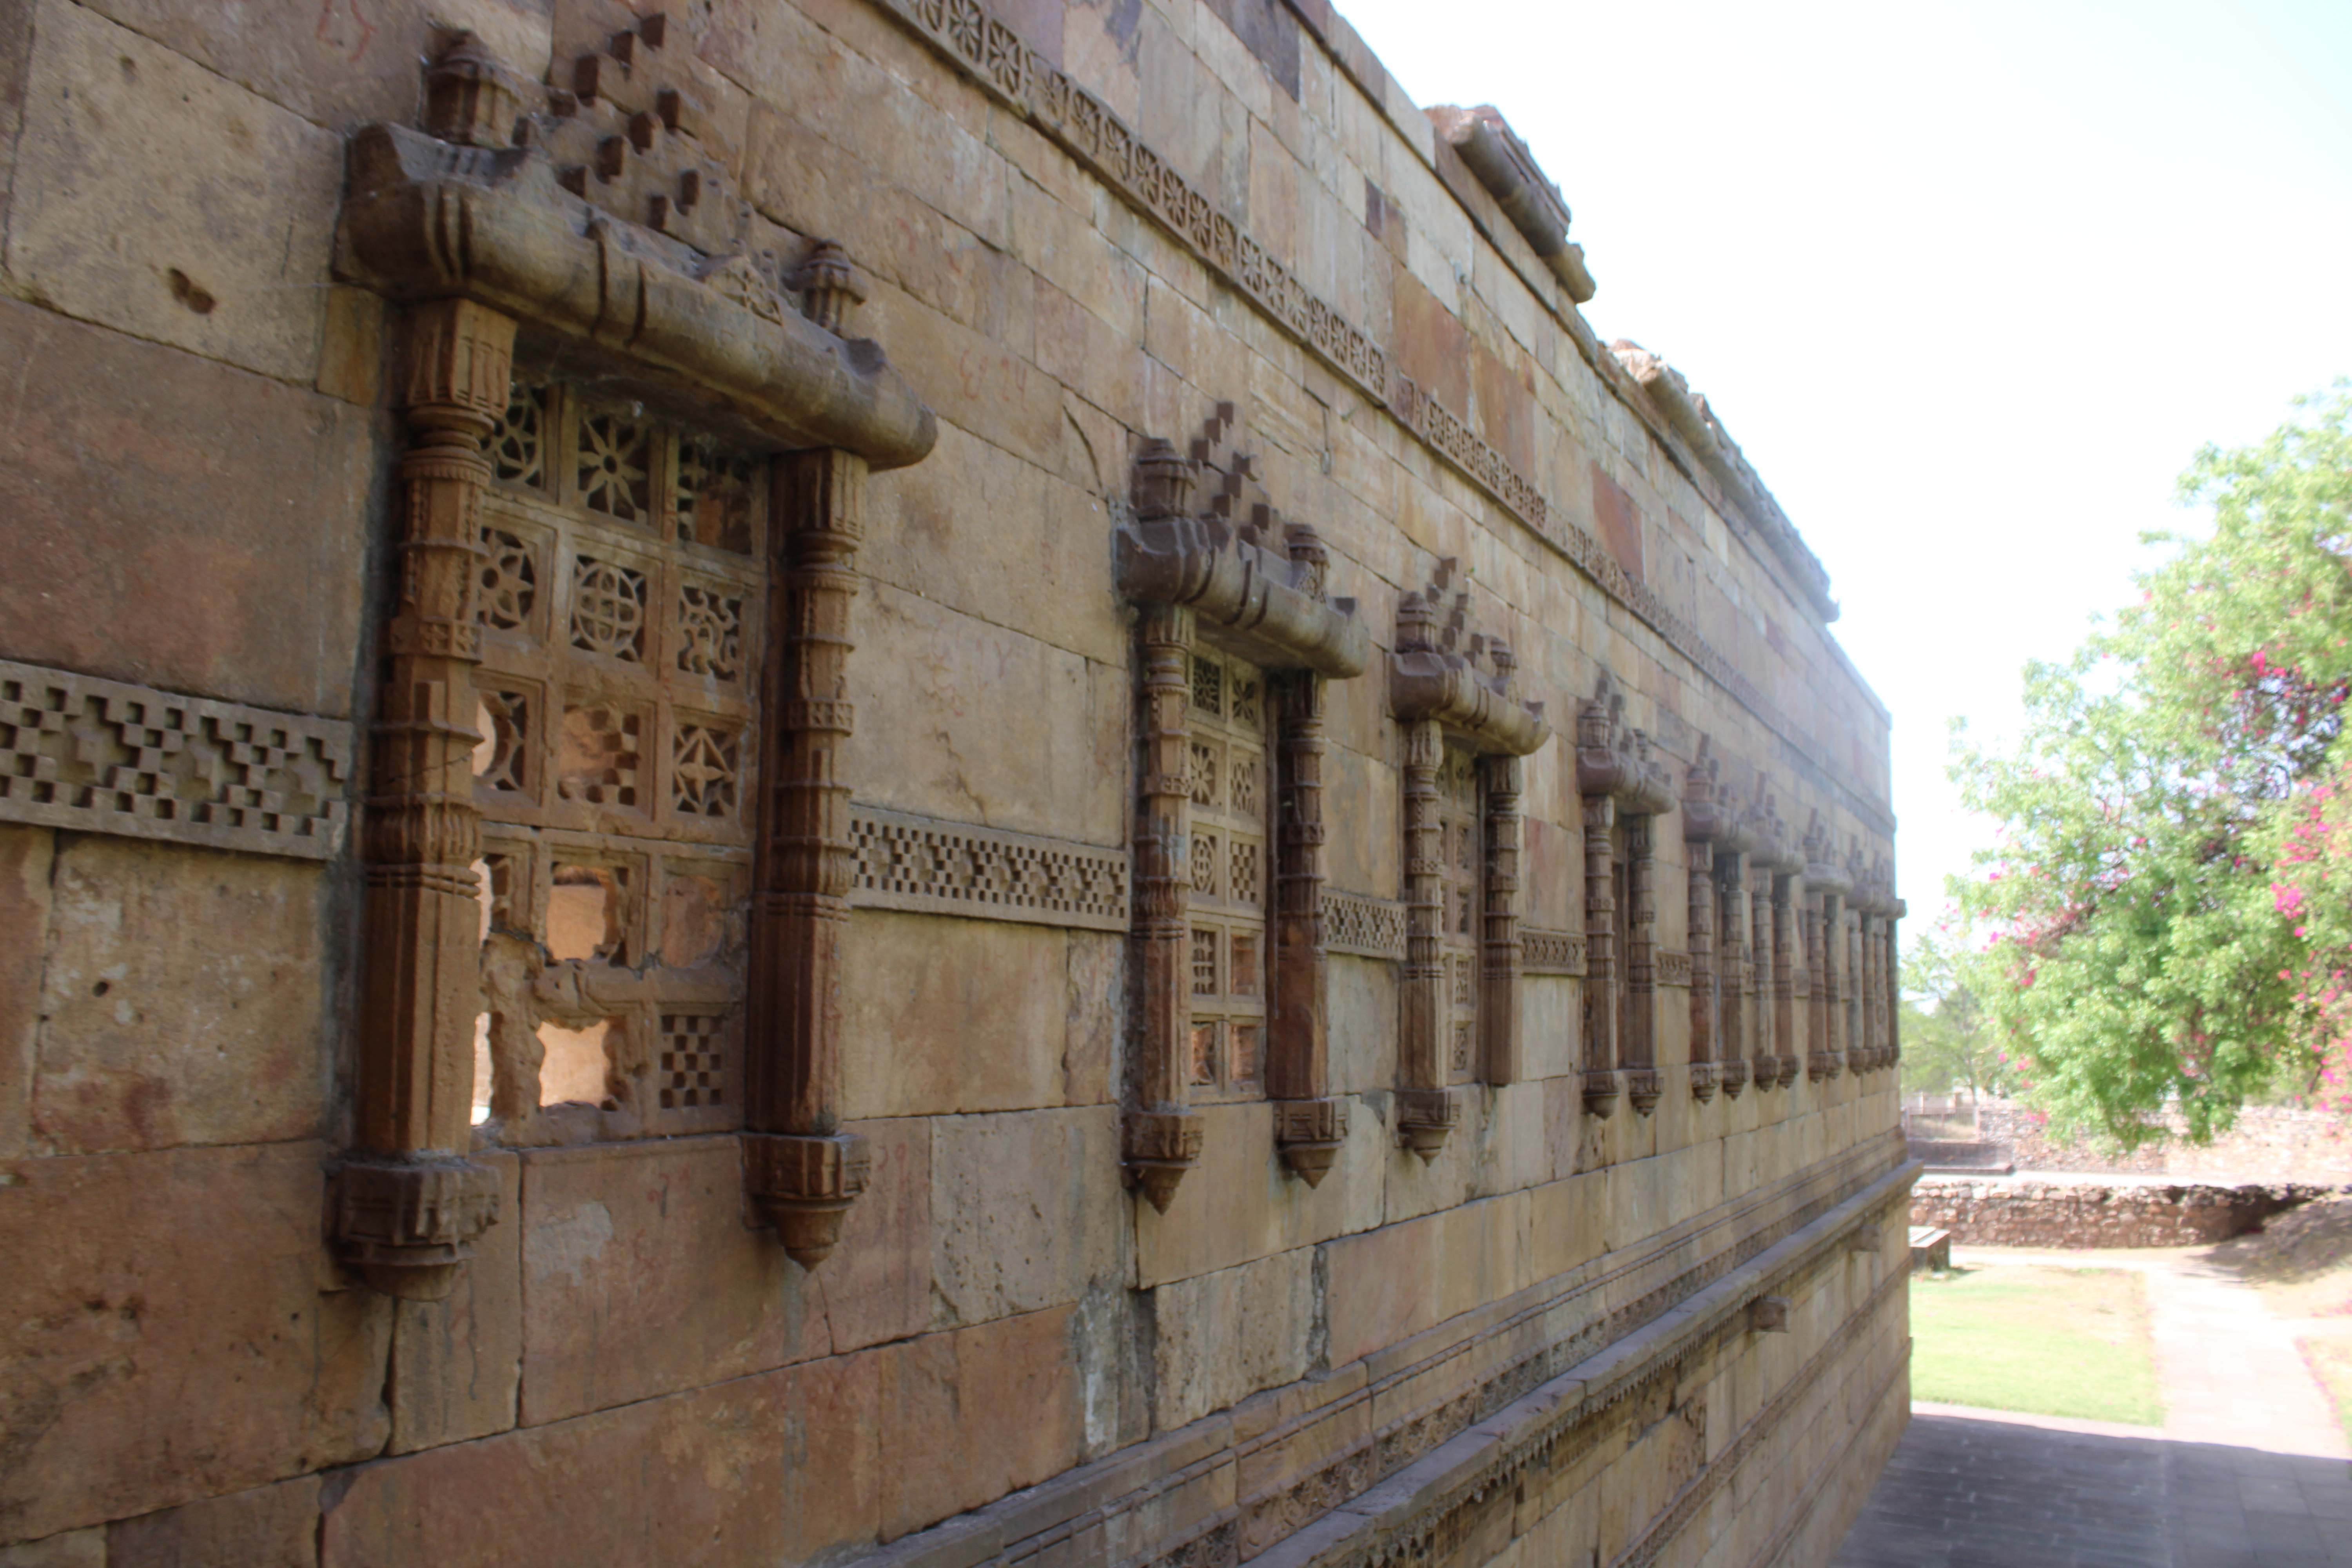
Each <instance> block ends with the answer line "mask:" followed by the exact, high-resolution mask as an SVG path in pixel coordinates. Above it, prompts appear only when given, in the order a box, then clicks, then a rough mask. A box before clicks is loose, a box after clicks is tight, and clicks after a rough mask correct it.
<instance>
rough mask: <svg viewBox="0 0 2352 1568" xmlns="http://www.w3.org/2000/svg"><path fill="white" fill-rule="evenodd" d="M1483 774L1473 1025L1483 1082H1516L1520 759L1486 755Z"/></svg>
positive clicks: (1519, 1066)
mask: <svg viewBox="0 0 2352 1568" xmlns="http://www.w3.org/2000/svg"><path fill="white" fill-rule="evenodd" d="M1484 766H1485V770H1486V910H1485V917H1486V955H1485V956H1486V963H1485V965H1484V972H1483V980H1484V986H1485V989H1484V990H1483V991H1482V993H1481V994H1480V995H1479V998H1478V1027H1479V1031H1480V1033H1481V1034H1482V1035H1484V1037H1485V1047H1486V1081H1487V1082H1488V1083H1517V1082H1518V1081H1519V1079H1520V1078H1521V1077H1523V1076H1524V1074H1525V1067H1524V1064H1523V1063H1522V1062H1521V1061H1520V1057H1519V963H1520V957H1519V794H1520V786H1521V775H1522V772H1523V769H1522V767H1521V764H1520V762H1519V759H1518V758H1517V757H1511V756H1497V757H1488V758H1486V762H1485V764H1484Z"/></svg>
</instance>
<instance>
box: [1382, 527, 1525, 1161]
mask: <svg viewBox="0 0 2352 1568" xmlns="http://www.w3.org/2000/svg"><path fill="white" fill-rule="evenodd" d="M1456 570H1457V563H1455V561H1454V559H1453V558H1452V557H1450V556H1449V557H1447V558H1446V559H1444V560H1442V561H1440V562H1439V563H1437V570H1436V573H1435V574H1434V575H1433V578H1432V580H1431V582H1430V584H1429V586H1428V587H1427V589H1426V590H1424V591H1422V592H1411V591H1408V592H1407V593H1406V594H1405V595H1403V597H1402V599H1401V600H1400V602H1399V604H1398V606H1397V641H1396V650H1395V651H1394V652H1393V653H1392V654H1391V655H1390V656H1389V709H1390V711H1391V713H1393V714H1394V715H1395V717H1396V720H1397V723H1398V725H1399V727H1400V729H1401V730H1402V733H1403V739H1404V838H1405V863H1404V879H1405V907H1406V920H1407V923H1406V929H1405V966H1404V975H1403V981H1402V985H1401V986H1400V987H1399V997H1398V1006H1399V1010H1400V1013H1401V1017H1400V1020H1399V1026H1398V1031H1397V1057H1398V1062H1397V1069H1398V1079H1399V1081H1398V1088H1397V1099H1396V1103H1397V1136H1398V1138H1399V1140H1400V1141H1401V1142H1402V1143H1403V1144H1404V1145H1405V1147H1407V1148H1409V1149H1411V1150H1412V1151H1413V1152H1415V1153H1417V1154H1419V1155H1420V1156H1421V1157H1422V1159H1423V1161H1429V1160H1433V1159H1435V1158H1436V1157H1437V1153H1438V1151H1439V1150H1441V1149H1443V1148H1444V1146H1445V1141H1446V1139H1447V1138H1448V1137H1449V1136H1450V1135H1451V1134H1452V1132H1453V1131H1454V1127H1455V1126H1456V1125H1458V1124H1459V1123H1460V1121H1461V1120H1462V1090H1461V1089H1460V1088H1459V1085H1460V1084H1461V1083H1463V1082H1465V1081H1469V1080H1472V1079H1482V1080H1483V1081H1485V1082H1487V1083H1514V1082H1517V1080H1518V1079H1520V1077H1521V1076H1523V1071H1524V1068H1523V1064H1522V1062H1521V1060H1520V1053H1521V1047H1520V1039H1519V1016H1518V982H1519V969H1520V963H1521V962H1522V955H1521V952H1520V944H1519V916H1518V892H1519V795H1520V789H1521V781H1520V774H1521V765H1520V759H1521V758H1523V757H1527V756H1528V755H1531V754H1532V753H1534V752H1536V751H1538V749H1540V748H1541V747H1542V745H1543V744H1544V742H1546V741H1548V740H1549V739H1550V738H1551V727H1550V726H1549V724H1547V723H1546V722H1545V721H1544V713H1543V705H1542V704H1541V703H1539V702H1527V701H1524V700H1521V699H1520V697H1519V695H1518V692H1517V689H1516V686H1515V681H1514V676H1513V672H1514V671H1515V670H1517V668H1518V660H1517V657H1516V656H1514V655H1513V654H1512V652H1511V650H1510V647H1509V646H1508V645H1507V644H1506V643H1505V642H1503V641H1502V639H1500V638H1499V637H1486V636H1484V635H1482V634H1479V633H1475V632H1473V631H1472V630H1471V629H1470V621H1471V598H1470V594H1469V591H1468V590H1467V589H1466V588H1460V587H1457V586H1455V582H1454V576H1455V572H1456ZM1482 666H1483V668H1482ZM1449 752H1451V753H1452V760H1451V761H1449ZM1441 773H1444V775H1445V778H1446V781H1447V784H1448V785H1449V792H1448V802H1447V803H1441V800H1440V796H1439V783H1440V775H1441ZM1449 933H1450V934H1451V935H1452V936H1453V937H1454V938H1455V939H1456V940H1455V942H1454V943H1453V945H1454V946H1456V947H1466V948H1468V949H1469V951H1468V952H1454V953H1451V954H1449V953H1448V952H1446V951H1445V949H1446V947H1447V946H1448V942H1447V937H1448V935H1449ZM1465 1013H1468V1014H1469V1015H1470V1016H1466V1017H1465V1016H1463V1015H1464V1014H1465Z"/></svg>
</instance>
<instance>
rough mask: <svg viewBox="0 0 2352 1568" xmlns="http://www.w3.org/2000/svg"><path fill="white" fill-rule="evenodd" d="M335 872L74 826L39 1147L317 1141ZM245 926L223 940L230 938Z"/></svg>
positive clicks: (54, 915)
mask: <svg viewBox="0 0 2352 1568" xmlns="http://www.w3.org/2000/svg"><path fill="white" fill-rule="evenodd" d="M326 897H327V889H326V875H325V872H324V871H323V870H322V869H321V868H319V867H317V866H313V865H309V864H306V863H302V862H298V861H292V860H280V859H274V858H263V857H261V856H249V855H231V854H226V853H222V852H217V851H213V850H205V849H184V848H179V847H173V846H166V845H160V844H150V843H146V842H144V841H141V840H136V839H129V838H113V837H104V836H100V835H95V834H93V835H90V836H88V837H81V836H76V837H74V838H72V839H70V840H69V841H68V843H67V845H66V847H65V848H64V850H63V851H62V852H61V853H60V855H59V856H58V866H57V875H56V889H55V894H54V900H55V901H54V907H53V909H52V912H51V916H50V937H49V943H48V956H47V964H46V965H45V966H44V969H43V973H42V984H41V987H40V997H41V1010H42V1013H43V1015H44V1021H43V1024H42V1027H41V1031H40V1038H39V1045H38V1047H37V1049H38V1057H37V1063H38V1068H37V1070H38V1075H39V1076H38V1079H37V1082H36V1085H35V1089H34V1096H33V1132H34V1139H35V1142H36V1144H37V1146H38V1147H40V1148H42V1149H44V1150H45V1151H48V1152H57V1153H64V1154H86V1153H96V1152H100V1151H104V1150H109V1149H155V1148H163V1147H167V1146H169V1145H172V1144H176V1143H247V1142H250V1143H268V1142H286V1141H289V1140H291V1139H298V1138H309V1137H316V1136H318V1134H319V1132H320V1127H321V1121H322V1118H323V1117H324V1114H325V1097H326V1078H327V1068H326V1063H325V1061H324V1059H323V1056H322V1050H321V1047H322V1045H323V1039H322V1032H323V1028H324V1025H325V1018H324V1016H323V1014H324V1008H325V1005H326V1003H325V997H324V995H323V994H322V993H323V992H325V990H326V989H327V988H328V987H329V986H331V984H333V980H332V976H333V973H334V970H333V967H332V965H331V962H330V960H329V959H328V957H327V955H326V953H325V952H322V951H321V943H320V924H321V921H322V920H323V919H324V916H325V909H324V904H325V900H326ZM223 931H235V932H236V933H237V942H236V946H235V947H234V948H233V949H230V950H228V951H223V949H222V947H221V944H220V940H219V939H220V933H221V932H223Z"/></svg>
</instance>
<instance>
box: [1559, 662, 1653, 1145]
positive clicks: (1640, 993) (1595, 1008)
mask: <svg viewBox="0 0 2352 1568" xmlns="http://www.w3.org/2000/svg"><path fill="white" fill-rule="evenodd" d="M1624 712H1625V698H1624V694H1623V693H1622V692H1620V691H1619V690H1617V689H1616V686H1615V684H1614V683H1613V682H1612V680H1611V679H1609V677H1608V676H1607V675H1605V674H1604V675H1603V676H1602V677H1601V683H1600V685H1599V687H1598V688H1596V689H1595V690H1594V692H1593V696H1592V700H1591V701H1589V702H1586V703H1585V704H1584V705H1583V706H1582V707H1581V708H1580V709H1579V710H1578V711H1577V716H1576V788H1577V793H1578V794H1579V795H1581V796H1582V797H1583V802H1584V932H1585V937H1584V940H1585V982H1584V1109H1585V1110H1586V1112H1587V1113H1588V1114H1590V1115H1593V1116H1607V1115H1609V1114H1611V1113H1612V1111H1614V1110H1616V1109H1617V1098H1618V1096H1619V1095H1620V1094H1621V1093H1622V1094H1623V1095H1624V1096H1625V1097H1626V1098H1627V1099H1628V1100H1632V1102H1633V1109H1634V1110H1636V1111H1638V1112H1640V1113H1641V1114H1643V1115H1644V1116H1646V1115H1648V1114H1649V1113H1650V1112H1651V1111H1652V1110H1654V1109H1655V1108H1656V1106H1657V1103H1658V1097H1659V1096H1660V1095H1661V1094H1662V1093H1663V1092H1664V1089H1662V1087H1661V1085H1660V1083H1659V1080H1658V1070H1657V1060H1656V1055H1655V1052H1656V1015H1655V1009H1656V1005H1657V972H1656V954H1657V899H1656V894H1655V890H1654V878H1655V876H1656V851H1655V842H1654V833H1653V828H1652V826H1651V825H1652V819H1653V818H1654V817H1655V816H1657V815H1658V814H1659V813H1660V812H1663V811H1667V810H1670V809H1672V807H1673V805H1674V804H1675V792H1674V785H1673V783H1672V775H1671V774H1670V773H1668V771H1667V768H1666V765H1665V763H1663V762H1659V761H1656V760H1654V759H1653V758H1652V757H1651V755H1650V738H1649V737H1648V736H1647V735H1646V734H1644V733H1643V731H1639V730H1633V729H1628V728H1627V727H1626V726H1625V724H1624ZM1621 845H1622V855H1621V854H1620V847H1621ZM1621 862H1622V864H1623V865H1624V867H1625V871H1626V875H1625V876H1624V878H1623V879H1622V881H1623V884H1624V887H1623V891H1622V895H1621V893H1620V891H1619V886H1618V884H1619V881H1620V879H1619V877H1618V875H1617V871H1618V867H1619V865H1620V864H1621ZM1621 896H1622V900H1623V902H1624V906H1625V907H1623V908H1621V907H1620V899H1621ZM1621 947H1622V951H1621ZM1621 965H1622V968H1621Z"/></svg>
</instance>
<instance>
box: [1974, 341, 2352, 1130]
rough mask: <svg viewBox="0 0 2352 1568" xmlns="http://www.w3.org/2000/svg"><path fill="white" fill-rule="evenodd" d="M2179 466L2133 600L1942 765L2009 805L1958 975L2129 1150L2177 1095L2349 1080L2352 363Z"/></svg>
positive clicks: (2347, 1083) (2063, 1090)
mask: <svg viewBox="0 0 2352 1568" xmlns="http://www.w3.org/2000/svg"><path fill="white" fill-rule="evenodd" d="M2299 407H2300V408H2301V409H2302V413H2301V415H2300V416H2298V417H2296V418H2295V419H2294V420H2291V421H2290V422H2289V423H2288V424H2286V425H2284V426H2281V427H2280V428H2279V429H2278V430H2276V431H2274V432H2273V434H2272V435H2271V436H2270V437H2268V438H2267V439H2265V440H2263V441H2262V442H2259V443H2257V444H2255V445H2253V446H2250V447H2238V448H2232V449H2227V450H2225V449H2222V448H2219V447H2207V448H2205V449H2204V450H2203V451H2201V452H2200V453H2199V454H2198V456H2197V458H2196V461H2195V463H2194V464H2193V465H2192V466H2191V467H2190V468H2189V471H2188V473H2187V474H2185V475H2184V476H2182V479H2181V481H2180V493H2181V498H2182V500H2184V501H2186V502H2189V503H2190V504H2195V505H2202V506H2205V507H2209V508H2210V510H2211V513H2212V518H2213V528H2212V531H2211V533H2210V535H2209V536H2203V537H2185V536H2182V535H2179V534H2151V535H2148V536H2147V542H2149V543H2151V544H2161V545H2168V546H2170V547H2171V550H2172V552H2171V553H2170V554H2169V556H2168V557H2167V558H2166V559H2165V560H2164V562H2163V563H2162V564H2160V565H2158V566H2155V567H2153V568H2151V569H2149V570H2147V571H2144V572H2142V573H2139V574H2137V578H2136V582H2137V586H2138V588H2139V589H2140V601H2139V602H2138V603H2137V604H2136V605H2129V606H2128V607H2126V608H2125V609H2123V610H2121V611H2120V612H2118V613H2117V615H2116V616H2115V617H2114V619H2113V621H2112V623H2111V624H2108V625H2105V626H2101V627H2098V628H2096V629H2095V631H2094V632H2093V634H2092V636H2091V637H2090V638H2089V639H2088V640H2087V641H2086V642H2085V643H2084V646H2083V647H2082V648H2081V649H2080V650H2079V651H2078V652H2077V653H2076V654H2075V656H2074V658H2072V659H2071V660H2069V661H2067V662H2065V663H2063V664H2044V663H2038V662H2037V663H2035V664H2032V665H2030V666H2028V667H2027V669H2026V675H2025V709H2026V722H2025V727H2024V730H2023V731H2022V734H2021V739H2020V741H2019V742H2018V744H2017V746H2016V748H2015V749H2014V750H2013V751H2011V752H2000V753H1997V752H1990V751H1987V750H1983V749H1979V747H1977V746H1975V745H1972V744H1970V743H1969V741H1968V738H1967V736H1966V734H1965V731H1964V729H1963V727H1962V726H1960V725H1958V724H1956V725H1955V727H1954V729H1955V733H1954V741H1953V763H1952V770H1951V771H1952V777H1953V779H1954V781H1955V782H1956V783H1957V784H1958V785H1959V786H1960V790H1961V795H1962V798H1963V800H1964V801H1965V803H1966V804H1967V805H1969V806H1970V807H1971V808H1973V809H1975V810H1977V811H1979V812H1982V813H1985V814H1987V815H1989V816H1991V817H1992V818H1993V819H1994V820H1995V822H1996V823H1997V824H1998V825H1999V828H2000V834H1999V838H1998V843H1997V847H1995V848H1993V849H1991V850H1989V851H1984V852H1980V853H1979V856H1978V858H1977V869H1976V872H1975V874H1974V875H1973V876H1971V877H1969V878H1967V879H1959V880H1958V884H1957V886H1956V888H1955V891H1956V892H1957V893H1958V897H1959V900H1960V909H1961V911H1962V913H1963V915H1964V917H1965V918H1966V919H1968V920H1969V921H1971V922H1972V923H1973V924H1974V925H1975V926H1976V927H1977V929H1979V930H1985V931H1991V932H1993V933H1995V934H1994V937H1993V940H1992V942H1991V943H1990V946H1989V947H1988V948H1987V949H1985V950H1984V951H1982V952H1979V953H1977V954H1975V955H1973V956H1972V957H1971V958H1970V959H1969V962H1968V963H1966V964H1965V965H1964V966H1963V968H1964V973H1963V976H1962V978H1963V981H1964V983H1965V984H1966V985H1967V987H1968V989H1969V991H1970V992H1971V993H1972V994H1973V995H1974V996H1975V997H1976V999H1977V1000H1978V1001H1979V1003H1980V1004H1981V1005H1982V1007H1983V1009H1984V1014H1985V1017H1986V1020H1987V1022H1988V1024H1989V1025H1990V1028H1991V1031H1992V1033H1993V1034H1994V1036H1995V1037H1996V1039H1997V1040H1998V1042H1999V1043H2000V1048H2001V1050H2002V1051H2003V1052H2004V1053H2005V1054H2006V1056H2007V1058H2009V1063H2010V1066H2011V1068H2012V1069H2013V1070H2014V1071H2015V1072H2016V1074H2017V1075H2018V1078H2019V1079H2020V1081H2021V1084H2022V1085H2023V1086H2025V1087H2027V1088H2029V1089H2030V1091H2031V1093H2032V1098H2033V1099H2034V1100H2036V1102H2037V1103H2039V1104H2041V1105H2042V1107H2043V1108H2045V1109H2046V1110H2049V1111H2050V1113H2051V1115H2052V1119H2053V1121H2055V1122H2057V1123H2059V1124H2060V1125H2061V1126H2066V1127H2085V1126H2087V1127H2091V1128H2095V1129H2096V1130H2099V1131H2104V1132H2105V1133H2106V1134H2108V1135H2109V1136H2111V1137H2113V1138H2115V1139H2116V1140H2117V1141H2118V1142H2122V1143H2124V1144H2125V1145H2126V1146H2129V1145H2131V1144H2134V1143H2136V1142H2141V1141H2143V1140H2144V1139H2145V1138H2146V1137H2147V1136H2148V1135H2149V1132H2150V1128H2149V1122H2148V1118H2149V1116H2150V1113H2152V1112H2154V1111H2157V1110H2159V1109H2161V1108H2162V1107H2164V1106H2165V1105H2166V1104H2167V1102H2168V1101H2170V1100H2176V1099H2177V1100H2178V1103H2179V1109H2180V1110H2181V1112H2182V1114H2183V1116H2184V1118H2185V1119H2186V1121H2187V1123H2188V1126H2189V1132H2190V1135H2191V1136H2192V1137H2195V1138H2199V1139H2203V1138H2206V1137H2210V1135H2211V1133H2212V1132H2213V1131H2215V1130H2216V1129H2217V1128H2219V1127H2221V1126H2225V1125H2227V1123H2228V1122H2229V1121H2230V1120H2231V1119H2232V1118H2233V1117H2234V1116H2235V1114H2236V1111H2237V1109H2238V1108H2239V1106H2240V1105H2242V1103H2243V1102H2244V1101H2245V1100H2246V1099H2248V1098H2249V1097H2251V1096H2256V1095H2261V1094H2264V1093H2270V1092H2278V1091H2286V1092H2301V1093H2308V1094H2314V1095H2315V1096H2316V1097H2317V1098H2319V1099H2321V1100H2325V1101H2327V1102H2329V1103H2339V1102H2340V1099H2341V1095H2342V1093H2343V1091H2344V1090H2345V1089H2347V1088H2352V1071H2347V1056H2352V989H2347V987H2352V751H2347V747H2345V746H2344V745H2343V744H2342V743H2341V742H2342V740H2343V732H2344V719H2345V703H2346V700H2347V694H2352V575H2347V562H2352V383H2338V384H2337V385H2336V388H2335V389H2334V391H2333V393H2332V394H2331V395H2326V396H2325V397H2319V398H2309V399H2303V400H2299Z"/></svg>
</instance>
